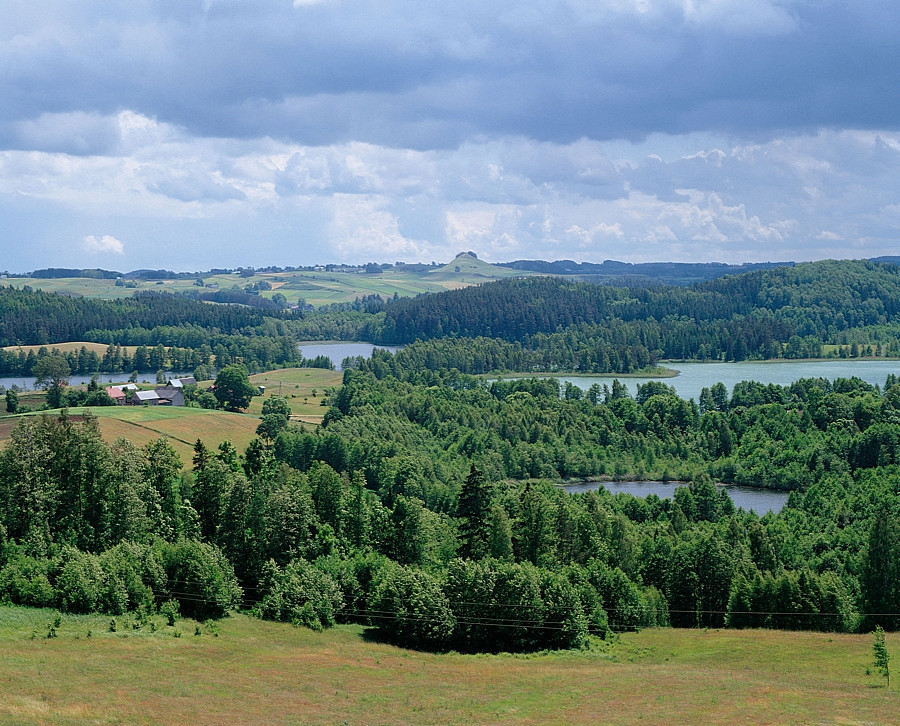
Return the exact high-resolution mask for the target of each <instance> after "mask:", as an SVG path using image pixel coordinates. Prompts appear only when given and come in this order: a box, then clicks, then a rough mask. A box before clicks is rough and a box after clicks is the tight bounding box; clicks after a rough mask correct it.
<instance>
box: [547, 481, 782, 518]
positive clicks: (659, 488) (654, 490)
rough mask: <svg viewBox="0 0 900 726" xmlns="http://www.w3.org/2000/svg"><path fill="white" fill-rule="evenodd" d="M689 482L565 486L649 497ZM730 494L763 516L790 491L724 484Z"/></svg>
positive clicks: (668, 493) (663, 494)
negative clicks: (727, 485) (726, 485)
mask: <svg viewBox="0 0 900 726" xmlns="http://www.w3.org/2000/svg"><path fill="white" fill-rule="evenodd" d="M683 486H686V485H685V484H684V483H682V482H662V481H604V482H599V481H592V482H582V483H581V484H570V485H569V486H567V487H564V488H565V490H566V491H567V492H569V493H570V494H575V493H578V492H592V491H595V490H597V489H599V488H600V487H603V488H604V489H606V490H607V491H608V492H609V493H610V494H618V493H619V492H624V493H625V494H633V495H634V496H636V497H641V498H643V497H646V496H649V495H650V494H655V495H656V496H658V497H659V498H660V499H671V498H672V497H673V496H674V495H675V488H676V487H683ZM725 489H727V491H728V496H730V497H731V501H733V502H734V506H736V507H740V508H741V509H745V510H747V511H748V512H755V513H756V514H758V515H759V516H760V517H761V516H762V515H764V514H765V513H766V512H780V511H781V508H782V507H783V506H784V505H785V503H786V502H787V499H788V492H782V491H775V490H774V489H759V488H757V487H741V486H730V487H725Z"/></svg>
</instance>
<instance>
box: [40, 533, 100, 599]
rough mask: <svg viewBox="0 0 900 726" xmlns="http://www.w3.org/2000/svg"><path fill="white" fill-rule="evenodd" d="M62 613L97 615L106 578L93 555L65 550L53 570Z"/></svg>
mask: <svg viewBox="0 0 900 726" xmlns="http://www.w3.org/2000/svg"><path fill="white" fill-rule="evenodd" d="M51 578H52V582H53V584H54V586H55V589H56V602H57V606H58V607H59V609H60V610H63V611H65V612H70V613H92V612H96V611H97V610H98V609H100V608H99V606H100V604H101V596H102V594H103V590H104V587H105V579H106V578H105V577H104V573H103V569H102V568H101V567H100V563H99V562H98V561H97V558H96V557H94V556H93V555H90V554H87V553H85V552H80V551H78V550H77V549H75V548H74V547H68V546H67V547H64V548H63V550H62V552H61V553H60V556H59V558H58V559H57V560H54V562H53V566H52V568H51Z"/></svg>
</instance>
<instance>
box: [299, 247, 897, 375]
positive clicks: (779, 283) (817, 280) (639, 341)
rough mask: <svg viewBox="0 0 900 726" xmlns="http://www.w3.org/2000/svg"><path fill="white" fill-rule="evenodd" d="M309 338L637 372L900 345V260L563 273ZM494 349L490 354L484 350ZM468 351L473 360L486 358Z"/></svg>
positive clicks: (546, 367)
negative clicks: (651, 273) (638, 276)
mask: <svg viewBox="0 0 900 726" xmlns="http://www.w3.org/2000/svg"><path fill="white" fill-rule="evenodd" d="M294 327H295V330H297V334H298V335H299V336H301V337H309V338H343V339H357V340H371V341H373V342H376V343H379V344H384V345H399V344H410V343H414V342H426V341H427V342H431V343H432V346H431V347H430V348H429V349H428V353H427V355H426V356H424V357H425V358H426V359H428V360H430V361H431V363H430V365H432V366H433V367H437V368H447V367H457V368H459V370H460V371H461V372H467V373H473V374H477V373H484V372H489V371H490V370H508V371H523V370H525V371H550V372H553V371H580V372H590V373H633V372H635V371H636V370H640V369H642V368H646V367H647V366H654V365H656V363H657V362H658V361H659V360H663V359H680V360H726V361H741V360H765V359H773V358H789V359H790V358H794V359H796V358H816V357H821V356H822V355H823V350H824V346H826V345H831V346H846V348H842V350H843V351H844V354H845V355H848V356H849V355H889V356H897V355H898V354H900V344H898V339H900V337H898V333H900V267H898V266H896V265H893V264H888V263H877V262H868V261H832V260H827V261H823V262H813V263H805V264H798V265H795V266H790V267H777V268H773V269H763V270H754V271H751V272H748V273H744V274H741V275H733V276H725V277H721V278H718V279H715V280H710V281H707V282H703V283H699V284H696V285H693V286H690V287H665V286H657V287H633V288H629V287H613V286H609V285H593V284H589V283H585V282H572V281H569V280H566V279H564V278H558V277H528V278H512V279H508V280H502V281H499V282H496V283H492V284H489V285H480V286H474V287H468V288H464V289H460V290H453V291H448V292H444V293H437V294H431V295H421V296H418V297H415V298H400V299H396V300H390V301H382V300H380V299H368V300H362V301H359V303H357V304H356V305H353V306H349V305H345V306H343V308H342V309H336V310H323V311H321V312H319V313H318V314H316V315H310V316H307V317H305V318H304V319H303V320H302V321H296V322H295V323H294ZM484 349H487V350H489V351H490V352H489V353H487V354H485V353H483V350H484ZM486 358H487V359H488V363H489V364H490V365H491V366H493V367H491V368H485V367H484V364H483V363H465V362H464V361H466V360H473V361H484V360H485V359H486Z"/></svg>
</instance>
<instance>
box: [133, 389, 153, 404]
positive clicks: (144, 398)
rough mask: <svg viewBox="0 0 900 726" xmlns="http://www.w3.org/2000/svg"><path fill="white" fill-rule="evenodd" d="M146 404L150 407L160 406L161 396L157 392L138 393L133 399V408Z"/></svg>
mask: <svg viewBox="0 0 900 726" xmlns="http://www.w3.org/2000/svg"><path fill="white" fill-rule="evenodd" d="M145 403H146V404H148V405H150V406H158V405H159V394H158V393H157V392H156V391H137V392H136V393H135V394H134V395H133V396H132V397H131V405H132V406H141V405H143V404H145Z"/></svg>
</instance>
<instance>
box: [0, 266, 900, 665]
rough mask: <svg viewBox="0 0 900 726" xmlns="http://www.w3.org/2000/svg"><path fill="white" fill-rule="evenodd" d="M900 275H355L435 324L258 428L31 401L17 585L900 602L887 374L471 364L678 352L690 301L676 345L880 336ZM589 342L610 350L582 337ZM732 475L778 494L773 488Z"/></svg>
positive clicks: (2, 459)
mask: <svg viewBox="0 0 900 726" xmlns="http://www.w3.org/2000/svg"><path fill="white" fill-rule="evenodd" d="M898 281H900V278H898V277H897V272H896V268H892V267H891V266H882V265H876V264H874V263H817V265H811V266H806V265H797V266H796V267H790V268H778V269H775V270H765V271H757V272H751V273H747V274H746V275H742V276H739V277H735V278H733V279H732V278H725V279H722V280H715V281H711V282H708V283H703V284H701V285H699V286H696V287H693V288H687V289H684V288H679V289H677V290H670V289H661V288H660V289H644V290H626V289H618V288H607V287H599V286H588V285H583V284H577V283H569V282H565V281H561V280H556V279H550V278H535V279H526V280H511V281H508V282H501V283H493V284H491V285H484V286H481V287H475V288H469V289H465V290H460V291H455V292H452V293H441V294H437V295H430V296H423V297H421V298H416V299H411V300H405V301H404V300H397V301H392V302H390V303H384V302H381V301H378V300H370V301H365V302H363V303H360V305H358V306H357V309H355V310H347V311H346V312H347V314H348V319H349V320H351V321H352V322H351V323H350V324H349V325H350V326H351V327H352V326H353V325H356V326H357V329H359V326H366V325H368V326H370V330H375V328H376V327H377V328H378V330H380V331H381V335H382V336H383V339H385V340H393V341H397V340H418V341H419V342H415V343H413V344H411V345H409V346H408V347H406V348H404V349H403V350H401V351H399V352H397V353H395V354H390V353H387V352H385V351H376V353H375V355H373V357H372V358H371V359H368V360H364V359H349V360H347V361H345V366H344V367H345V371H344V375H343V383H342V385H340V386H339V387H336V388H334V389H333V390H330V391H329V392H328V393H327V397H326V400H325V403H326V408H325V411H326V413H325V416H324V419H323V421H322V424H321V425H319V426H316V427H310V426H305V427H303V426H301V425H299V424H296V423H290V422H288V418H287V414H286V413H285V412H284V409H283V408H281V407H280V406H279V405H278V402H277V399H275V398H274V397H273V398H270V399H269V401H267V406H268V408H267V409H266V408H264V410H263V413H264V414H266V415H264V417H263V422H264V423H266V425H265V426H261V427H260V431H259V438H257V439H255V440H254V441H253V442H252V443H251V444H250V446H249V447H248V448H247V449H246V450H245V451H237V450H236V449H235V448H234V447H233V446H231V445H230V444H228V443H227V442H226V443H225V444H222V445H221V446H218V447H215V446H208V445H207V444H206V443H204V442H203V441H197V443H196V445H195V447H194V453H193V458H192V461H190V462H183V461H181V460H180V459H179V458H178V455H177V454H176V453H175V451H174V450H173V449H172V447H171V446H170V445H169V444H168V443H167V442H166V440H165V439H159V440H156V441H153V442H151V443H149V444H147V445H145V446H143V447H138V446H135V445H134V444H131V443H129V442H127V441H125V440H118V441H115V442H113V443H107V442H105V441H104V440H103V439H102V437H101V435H100V429H99V425H98V422H97V420H96V419H95V418H93V417H91V416H90V415H81V414H79V415H78V416H77V417H76V416H70V415H69V414H68V412H66V411H64V410H63V411H53V412H47V413H46V414H45V415H43V416H27V417H23V418H22V419H21V420H20V421H19V422H18V423H17V425H16V427H15V429H14V430H13V433H12V435H11V438H10V441H9V442H8V444H7V445H6V446H5V448H4V449H3V450H2V452H0V507H2V509H0V525H2V526H0V600H4V601H8V602H12V603H17V604H23V605H34V606H52V607H57V608H60V609H62V610H66V611H70V612H91V611H99V612H106V613H111V614H118V613H122V612H126V611H131V610H140V609H144V610H148V609H159V608H163V607H164V608H166V609H168V610H170V611H171V610H172V609H174V608H177V609H178V610H179V611H180V612H182V613H185V614H190V615H192V616H196V617H203V618H205V617H218V616H221V615H223V614H224V613H226V612H227V611H228V610H229V609H233V608H239V607H240V608H247V609H252V610H253V612H255V613H256V614H257V615H259V616H260V617H263V618H268V619H273V620H283V621H288V622H293V623H297V624H300V625H305V626H308V627H313V628H325V627H329V626H331V625H333V624H335V623H338V622H354V623H363V624H365V625H367V626H369V627H371V628H372V633H373V635H374V636H376V637H380V638H383V639H385V640H388V641H391V642H395V643H397V644H400V645H404V646H409V647H415V648H425V649H434V650H446V649H455V650H459V651H464V652H479V651H523V650H525V651H527V650H536V649H543V648H571V647H579V646H581V645H583V644H584V643H585V642H586V641H587V639H588V638H589V637H591V636H597V637H606V636H607V635H608V634H609V633H610V632H615V631H618V630H622V629H630V628H639V627H643V626H654V625H659V626H675V627H730V628H747V627H768V628H786V629H804V630H823V631H835V632H857V631H861V630H862V631H866V630H871V629H872V628H873V627H875V626H876V625H881V626H882V627H884V628H885V629H893V630H896V629H898V627H900V526H898V524H897V522H898V519H897V516H898V514H900V381H898V379H897V378H896V376H894V375H891V376H889V377H888V378H887V379H886V380H885V382H884V385H883V386H880V385H879V386H873V385H870V384H868V383H865V382H863V381H862V380H860V379H858V378H854V377H847V378H841V379H837V380H831V381H829V380H824V379H819V378H815V379H812V378H811V379H803V380H799V381H797V382H795V383H793V384H792V385H790V386H777V385H763V384H759V383H754V382H743V383H739V384H737V385H736V386H734V388H733V389H732V390H730V391H729V390H727V389H726V388H725V386H724V385H722V384H717V383H715V382H714V381H710V385H709V386H708V387H707V388H704V390H703V392H702V393H701V395H700V397H699V400H697V401H694V400H684V399H682V398H680V397H679V396H678V395H677V394H676V393H675V392H674V389H672V388H671V387H669V386H668V385H666V383H665V382H664V381H653V382H650V383H647V384H644V385H642V386H640V387H639V388H638V390H637V394H636V395H635V396H632V395H631V394H630V393H629V392H628V390H627V389H626V388H625V386H623V385H621V384H620V383H618V382H615V383H614V384H613V385H612V386H611V387H606V386H593V387H591V388H590V389H588V390H587V391H582V390H581V389H579V388H576V387H575V386H572V385H571V384H568V385H566V386H564V387H560V385H559V384H558V383H557V382H556V381H555V380H554V379H548V378H516V379H512V380H502V379H501V380H496V379H495V380H487V379H484V378H477V377H474V376H473V375H470V373H474V372H483V371H495V370H498V369H518V370H525V371H527V370H530V369H531V368H533V367H535V366H547V365H548V363H547V361H548V360H549V361H551V362H553V361H555V362H556V365H557V367H558V368H559V369H560V370H573V369H574V370H591V369H592V368H591V366H595V367H600V368H603V369H604V370H615V366H613V365H612V364H611V363H609V361H610V360H611V358H610V355H611V354H610V352H609V351H612V352H615V353H616V355H617V356H618V359H619V361H620V363H621V361H622V359H623V358H625V359H631V360H632V364H633V365H634V366H635V367H645V366H646V365H650V364H652V363H655V362H657V361H659V360H663V359H665V358H667V357H676V356H673V355H672V352H671V350H669V349H668V348H667V346H668V345H670V338H669V337H668V336H669V335H670V334H671V335H672V336H673V337H672V338H671V341H675V340H676V336H675V334H674V333H672V331H674V330H677V329H682V330H684V331H687V332H691V331H693V332H692V335H693V337H690V336H688V337H687V338H686V340H685V341H684V342H682V346H683V351H682V352H684V353H685V355H684V357H699V351H700V350H701V349H702V350H705V351H707V355H709V356H710V357H725V358H727V357H728V355H729V354H728V345H729V344H730V345H732V349H733V350H734V349H735V348H734V346H736V345H737V340H739V339H741V338H740V337H739V334H741V333H743V334H745V338H744V339H743V340H744V344H745V346H746V353H745V354H744V357H747V356H750V355H753V356H757V357H771V356H769V355H768V354H769V353H772V354H777V355H778V356H781V357H783V356H784V355H785V352H786V351H788V350H792V349H795V348H797V346H799V345H800V344H801V343H802V345H803V346H807V347H806V348H805V349H804V350H805V351H806V352H807V353H808V352H809V346H814V344H815V345H819V346H821V345H841V344H848V343H854V344H856V345H857V346H858V350H859V348H862V349H865V347H866V346H870V347H871V348H872V349H873V354H874V349H875V348H876V347H877V348H878V349H879V353H881V354H884V353H890V352H891V351H893V350H895V348H896V345H897V338H896V335H895V330H896V328H895V326H896V325H897V323H898V321H897V320H896V315H897V309H896V308H897V306H898V305H900V303H898V302H897V301H898V300H900V295H897V294H896V288H895V287H894V286H895V285H896V283H897V282H898ZM28 294H29V295H32V294H34V293H28ZM8 297H10V298H11V297H12V296H8ZM68 303H69V301H66V303H65V304H68ZM145 303H147V301H141V302H140V303H134V304H136V305H138V304H145ZM53 304H55V302H54V303H53ZM166 304H168V301H166V302H165V303H162V305H166ZM198 304H199V303H198ZM172 305H173V309H177V308H178V306H179V305H182V302H181V301H179V302H177V303H172ZM101 307H102V306H101ZM204 307H209V308H211V309H212V310H213V311H218V310H220V308H221V309H222V312H215V313H210V315H221V316H223V317H222V318H210V319H209V321H208V324H209V325H211V326H215V327H216V329H217V330H219V331H221V334H222V335H240V336H242V339H243V338H255V337H259V338H263V339H265V338H266V335H265V334H264V333H263V332H261V330H262V329H265V328H266V326H276V328H273V330H274V332H276V333H277V334H282V333H283V335H284V337H285V339H290V340H293V339H294V338H293V336H300V335H302V334H303V332H304V331H308V330H309V329H310V328H311V327H312V326H315V325H318V326H319V330H323V331H324V330H326V329H328V327H329V326H332V325H334V324H335V323H334V321H336V320H338V319H339V318H340V316H341V314H342V311H341V310H340V309H337V308H333V309H328V310H323V311H321V312H319V313H310V314H305V315H303V316H302V317H300V318H299V319H284V320H276V319H274V318H265V316H264V313H261V312H260V311H258V310H244V309H239V310H237V311H233V310H232V307H231V306H204ZM89 308H90V306H86V307H85V310H88V309H89ZM34 309H35V310H37V309H39V305H37V304H35V308H34ZM98 309H99V308H98ZM229 311H231V312H229ZM79 314H80V313H79ZM230 315H233V316H235V317H234V318H229V317H228V316H230ZM241 315H243V316H246V318H240V316H241ZM255 316H262V317H255ZM229 321H230V322H229ZM157 323H158V325H157ZM80 324H81V325H82V326H84V325H90V326H91V327H90V328H84V330H90V329H96V330H100V328H99V327H97V326H98V325H99V324H100V323H98V322H96V321H95V319H92V320H90V321H85V322H84V323H80ZM103 325H105V326H107V327H104V328H103V329H104V330H108V331H116V330H126V328H123V327H120V323H118V322H116V319H115V318H112V317H111V318H109V319H108V320H106V319H104V321H103ZM147 325H148V326H149V327H144V328H142V329H143V330H145V331H150V332H151V333H152V331H159V330H160V329H161V328H160V327H159V326H169V325H171V326H174V327H176V328H178V326H179V325H183V326H190V325H191V322H190V321H189V320H184V321H181V322H180V323H177V322H176V321H175V320H174V319H173V318H172V317H160V318H158V319H155V320H152V321H151V320H150V319H148V320H147ZM277 326H283V329H279V328H277ZM438 326H439V328H438ZM679 326H682V327H681V328H679ZM729 326H734V327H733V328H732V327H729ZM178 329H180V328H178ZM347 329H348V330H349V327H348V328H347ZM388 331H392V332H390V333H389V332H388ZM401 331H404V332H401ZM729 331H730V332H729ZM753 331H758V332H759V335H758V336H757V337H753ZM48 332H49V331H48ZM763 333H765V335H763ZM730 335H731V336H737V337H734V338H733V340H732V341H731V343H728V342H727V341H728V340H729V336H730ZM404 336H405V337H404ZM616 336H620V337H616ZM717 336H721V337H717ZM795 336H796V337H797V338H798V339H799V340H800V341H801V343H797V342H796V341H794V343H793V347H792V343H791V341H792V340H793V339H794V337H795ZM717 340H718V341H719V342H716V341H717ZM108 342H109V343H110V344H120V342H124V341H119V340H118V339H115V340H110V341H108ZM144 343H145V344H148V345H157V344H162V343H161V341H160V340H158V339H154V338H149V339H147V340H145V341H144ZM620 344H621V346H624V347H622V348H617V346H619V345H620ZM671 344H674V342H672V343H671ZM695 344H696V347H692V346H695ZM223 345H224V344H223ZM606 346H609V348H608V349H607V347H606ZM703 346H706V347H705V348H704V347H703ZM776 349H777V350H776ZM642 350H645V351H646V359H645V357H644V354H643V353H642V352H641V351H642ZM585 351H594V352H595V353H596V355H597V358H595V359H594V362H586V363H584V365H582V364H581V363H579V361H583V360H585V359H582V358H580V357H579V355H578V354H579V353H584V352H585ZM604 353H605V354H606V355H607V358H606V361H607V363H604V362H603V360H604V359H603V354H604ZM585 354H586V353H585ZM565 356H569V357H568V358H565ZM216 357H217V356H213V361H214V360H215V358H216ZM677 357H682V356H681V355H680V354H679V355H678V356H677ZM735 357H736V354H735ZM597 360H599V361H600V363H597V362H596V361H597ZM466 361H468V363H466ZM604 366H606V367H605V368H604ZM273 400H274V401H275V403H270V402H271V401H273ZM594 478H596V479H600V478H614V479H618V478H648V479H662V480H673V481H679V482H682V483H683V486H681V487H680V488H678V489H677V490H676V493H675V496H674V497H673V499H671V500H667V499H660V498H659V497H656V496H652V495H651V496H650V497H647V498H646V499H639V498H635V497H632V496H630V495H625V494H619V495H615V496H613V495H610V494H608V493H607V492H606V491H605V490H604V489H602V488H601V489H599V490H597V491H592V492H587V493H582V494H570V493H568V492H567V491H566V490H565V489H563V488H561V487H559V486H557V484H558V483H559V482H560V481H562V480H566V479H569V480H585V479H594ZM717 484H725V485H728V484H743V485H749V486H756V487H770V488H776V489H781V490H785V491H788V492H790V496H789V499H788V502H787V505H786V506H785V507H784V509H783V510H782V511H781V512H779V513H777V514H772V513H770V514H766V515H765V516H762V517H760V516H758V515H756V514H754V513H751V512H746V511H743V510H740V509H736V508H735V506H734V504H733V503H732V501H731V499H730V498H729V496H728V494H727V487H724V488H723V487H721V486H717Z"/></svg>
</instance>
